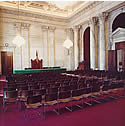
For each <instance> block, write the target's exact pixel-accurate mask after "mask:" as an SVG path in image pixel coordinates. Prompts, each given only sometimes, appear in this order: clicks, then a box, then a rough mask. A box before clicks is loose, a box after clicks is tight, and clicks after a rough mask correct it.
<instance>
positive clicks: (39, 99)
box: [27, 95, 42, 104]
mask: <svg viewBox="0 0 125 126" xmlns="http://www.w3.org/2000/svg"><path fill="white" fill-rule="evenodd" d="M41 102H42V96H41V95H36V96H28V98H27V104H35V103H41Z"/></svg>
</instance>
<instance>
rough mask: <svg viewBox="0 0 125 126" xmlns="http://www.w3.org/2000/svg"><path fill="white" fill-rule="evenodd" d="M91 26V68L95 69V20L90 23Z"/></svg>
mask: <svg viewBox="0 0 125 126" xmlns="http://www.w3.org/2000/svg"><path fill="white" fill-rule="evenodd" d="M89 24H90V68H91V69H93V70H94V69H95V67H96V66H95V33H94V32H95V31H94V25H95V23H94V22H93V20H90V21H89Z"/></svg>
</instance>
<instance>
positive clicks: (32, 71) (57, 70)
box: [14, 68, 66, 74]
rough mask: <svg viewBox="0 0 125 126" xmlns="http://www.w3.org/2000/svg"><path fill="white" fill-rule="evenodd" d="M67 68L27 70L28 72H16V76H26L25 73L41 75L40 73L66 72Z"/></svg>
mask: <svg viewBox="0 0 125 126" xmlns="http://www.w3.org/2000/svg"><path fill="white" fill-rule="evenodd" d="M65 71H66V68H50V69H27V70H14V74H24V73H40V72H57V73H62V72H65Z"/></svg>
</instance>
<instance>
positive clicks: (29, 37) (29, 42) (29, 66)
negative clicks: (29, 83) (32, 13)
mask: <svg viewBox="0 0 125 126" xmlns="http://www.w3.org/2000/svg"><path fill="white" fill-rule="evenodd" d="M28 59H29V68H30V67H31V60H30V25H29V26H28Z"/></svg>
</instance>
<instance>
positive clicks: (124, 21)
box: [112, 13, 125, 32]
mask: <svg viewBox="0 0 125 126" xmlns="http://www.w3.org/2000/svg"><path fill="white" fill-rule="evenodd" d="M118 27H120V28H125V13H121V14H119V15H118V16H117V17H116V18H115V20H114V21H113V24H112V32H114V31H115V30H116V29H117V28H118Z"/></svg>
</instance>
